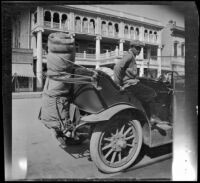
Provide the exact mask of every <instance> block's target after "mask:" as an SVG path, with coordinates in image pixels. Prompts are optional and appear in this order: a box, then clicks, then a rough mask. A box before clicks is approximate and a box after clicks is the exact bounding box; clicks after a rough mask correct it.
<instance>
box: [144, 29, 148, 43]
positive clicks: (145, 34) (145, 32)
mask: <svg viewBox="0 0 200 183" xmlns="http://www.w3.org/2000/svg"><path fill="white" fill-rule="evenodd" d="M144 40H145V41H148V31H147V30H146V29H145V30H144Z"/></svg>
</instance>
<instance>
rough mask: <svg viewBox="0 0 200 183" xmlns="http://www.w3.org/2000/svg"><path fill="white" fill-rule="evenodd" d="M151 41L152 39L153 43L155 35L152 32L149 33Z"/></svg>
mask: <svg viewBox="0 0 200 183" xmlns="http://www.w3.org/2000/svg"><path fill="white" fill-rule="evenodd" d="M149 39H150V41H153V33H152V31H149Z"/></svg>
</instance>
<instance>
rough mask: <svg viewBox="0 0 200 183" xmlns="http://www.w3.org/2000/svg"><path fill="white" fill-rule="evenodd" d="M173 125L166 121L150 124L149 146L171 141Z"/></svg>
mask: <svg viewBox="0 0 200 183" xmlns="http://www.w3.org/2000/svg"><path fill="white" fill-rule="evenodd" d="M172 136H173V127H172V126H171V125H169V124H167V123H157V124H153V125H152V126H151V144H150V147H157V146H160V145H164V144H168V143H171V142H172Z"/></svg>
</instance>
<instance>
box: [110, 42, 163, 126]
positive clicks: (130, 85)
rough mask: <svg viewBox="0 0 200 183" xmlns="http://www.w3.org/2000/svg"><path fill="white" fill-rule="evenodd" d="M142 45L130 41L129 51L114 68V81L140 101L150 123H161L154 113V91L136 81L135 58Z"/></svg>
mask: <svg viewBox="0 0 200 183" xmlns="http://www.w3.org/2000/svg"><path fill="white" fill-rule="evenodd" d="M143 46H144V44H143V43H142V42H140V41H138V40H137V41H131V42H130V49H129V51H128V54H126V55H125V56H124V57H123V58H122V60H120V61H119V62H118V63H117V64H116V65H115V66H114V81H115V82H116V84H117V85H119V86H120V87H121V88H122V89H125V88H126V89H127V90H128V91H131V92H132V93H133V95H134V96H135V97H136V98H138V99H139V100H141V102H142V103H143V105H144V106H145V107H146V108H147V112H148V113H147V115H148V116H149V118H150V121H151V122H152V123H156V122H161V120H160V119H159V117H158V116H157V112H156V110H155V109H156V106H155V105H156V103H155V97H156V96H157V94H156V92H155V91H154V89H152V88H150V87H148V86H146V85H144V84H142V83H140V81H139V80H138V79H137V64H136V56H137V55H139V54H140V51H141V47H143Z"/></svg>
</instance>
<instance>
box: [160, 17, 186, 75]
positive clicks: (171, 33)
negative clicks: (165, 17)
mask: <svg viewBox="0 0 200 183" xmlns="http://www.w3.org/2000/svg"><path fill="white" fill-rule="evenodd" d="M162 46H163V48H162V58H163V60H164V59H165V60H166V61H167V62H169V63H171V70H173V71H177V72H178V73H179V74H180V75H184V74H185V29H184V28H183V27H180V26H177V25H176V22H175V21H173V20H170V21H169V23H168V24H167V25H166V26H165V28H164V29H163V30H162Z"/></svg>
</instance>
